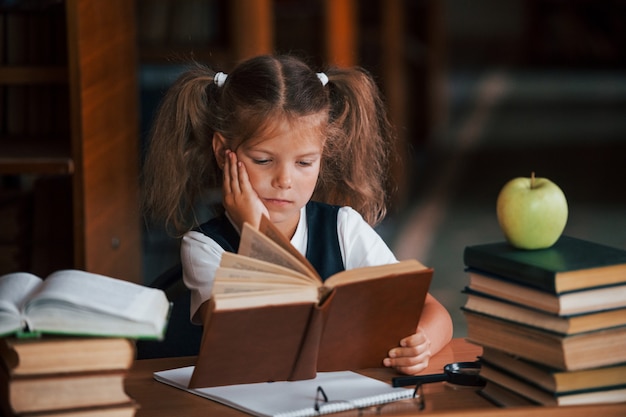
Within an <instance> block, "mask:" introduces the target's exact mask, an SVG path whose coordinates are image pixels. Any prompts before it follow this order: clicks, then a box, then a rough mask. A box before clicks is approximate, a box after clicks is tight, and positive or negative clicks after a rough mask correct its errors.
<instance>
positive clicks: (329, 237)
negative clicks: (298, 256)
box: [198, 201, 345, 280]
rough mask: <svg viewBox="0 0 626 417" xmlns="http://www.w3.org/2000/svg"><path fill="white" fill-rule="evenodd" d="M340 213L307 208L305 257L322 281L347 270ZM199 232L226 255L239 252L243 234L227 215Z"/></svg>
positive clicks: (314, 204)
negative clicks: (339, 228) (338, 224)
mask: <svg viewBox="0 0 626 417" xmlns="http://www.w3.org/2000/svg"><path fill="white" fill-rule="evenodd" d="M338 211H339V206H333V205H329V204H324V203H319V202H316V201H309V203H307V205H306V220H307V225H308V229H309V233H308V239H307V250H306V254H305V256H306V258H307V259H308V260H309V262H311V265H313V267H315V269H316V270H317V272H318V274H319V275H320V276H321V277H322V280H325V279H326V278H328V277H329V276H331V275H333V274H335V273H337V272H340V271H343V270H344V269H345V266H344V264H343V259H342V257H341V250H340V248H339V237H338V236H337V213H338ZM198 230H199V231H201V232H202V233H204V234H205V235H207V236H208V237H210V238H211V239H213V240H214V241H215V242H217V243H218V244H219V245H220V246H221V247H222V248H223V249H224V250H225V251H228V252H237V250H238V249H239V240H240V236H239V233H237V231H236V230H235V228H234V227H233V225H232V224H231V222H230V221H229V220H228V218H227V217H226V215H224V214H222V215H220V216H218V217H215V218H213V219H211V220H209V221H208V222H206V223H203V224H201V225H200V226H199V227H198Z"/></svg>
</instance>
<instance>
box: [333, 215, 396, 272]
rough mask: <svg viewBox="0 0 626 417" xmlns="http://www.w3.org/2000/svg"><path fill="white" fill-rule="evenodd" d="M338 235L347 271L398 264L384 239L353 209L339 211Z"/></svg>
mask: <svg viewBox="0 0 626 417" xmlns="http://www.w3.org/2000/svg"><path fill="white" fill-rule="evenodd" d="M337 235H338V236H339V248H340V250H341V256H342V257H343V261H344V266H345V268H346V269H353V268H360V267H364V266H373V265H385V264H390V263H395V262H398V260H397V259H396V257H395V255H394V254H393V252H392V251H391V249H389V247H388V246H387V244H386V243H385V241H384V240H383V238H382V237H380V235H379V234H378V233H377V232H376V231H375V230H374V229H373V228H372V227H371V226H370V225H369V224H368V223H367V222H366V221H365V220H364V219H363V217H362V216H361V215H360V214H359V213H358V212H357V211H356V210H354V209H353V208H351V207H342V208H340V209H339V212H338V213H337Z"/></svg>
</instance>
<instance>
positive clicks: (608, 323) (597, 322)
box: [463, 288, 626, 335]
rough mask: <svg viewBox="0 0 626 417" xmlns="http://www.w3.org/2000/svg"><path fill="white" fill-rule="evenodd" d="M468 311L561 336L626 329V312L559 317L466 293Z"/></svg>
mask: <svg viewBox="0 0 626 417" xmlns="http://www.w3.org/2000/svg"><path fill="white" fill-rule="evenodd" d="M464 293H465V294H466V295H467V299H466V301H465V305H464V306H463V308H464V309H465V310H469V311H472V312H474V313H480V314H485V315H488V316H492V317H497V318H500V319H503V320H508V321H512V322H516V323H519V324H524V325H527V326H530V327H535V328H538V329H543V330H547V331H550V332H554V333H558V334H561V335H569V334H577V333H584V332H589V331H593V330H600V329H604V328H609V327H618V326H626V308H618V309H613V310H601V311H594V312H591V313H584V314H574V315H558V314H554V313H548V312H545V311H543V310H539V309H536V308H529V307H528V306H527V305H524V304H518V303H514V302H511V301H509V300H507V299H502V298H497V297H493V296H490V295H488V294H483V293H480V292H477V291H474V290H472V289H470V288H467V289H465V291H464ZM625 298H626V297H625Z"/></svg>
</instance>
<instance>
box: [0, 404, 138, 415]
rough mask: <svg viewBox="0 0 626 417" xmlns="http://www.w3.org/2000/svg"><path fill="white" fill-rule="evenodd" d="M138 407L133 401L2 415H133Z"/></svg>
mask: <svg viewBox="0 0 626 417" xmlns="http://www.w3.org/2000/svg"><path fill="white" fill-rule="evenodd" d="M138 409H139V405H138V404H137V403H135V402H129V403H126V404H116V405H112V406H101V407H80V408H71V409H67V410H54V411H44V412H38V413H27V414H19V415H18V414H6V415H5V416H4V417H134V416H135V415H136V413H137V410H138Z"/></svg>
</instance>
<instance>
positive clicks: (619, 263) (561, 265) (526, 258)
mask: <svg viewBox="0 0 626 417" xmlns="http://www.w3.org/2000/svg"><path fill="white" fill-rule="evenodd" d="M463 260H464V262H465V265H466V266H468V267H470V268H474V269H478V270H481V271H485V272H488V273H492V274H495V275H498V276H501V277H503V278H507V279H510V280H512V281H515V282H519V283H521V284H524V285H528V286H530V287H534V288H538V289H541V290H544V291H547V292H550V293H553V294H561V293H564V292H568V291H576V290H582V289H587V288H596V287H602V286H608V285H616V284H626V250H623V249H620V248H615V247H610V246H606V245H602V244H599V243H595V242H590V241H588V240H583V239H578V238H574V237H569V236H561V237H560V238H559V240H558V241H557V242H556V243H555V244H554V245H553V246H551V247H549V248H547V249H538V250H523V249H517V248H514V247H513V246H511V245H510V244H509V243H507V242H496V243H489V244H482V245H474V246H468V247H466V248H465V250H464V252H463Z"/></svg>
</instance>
